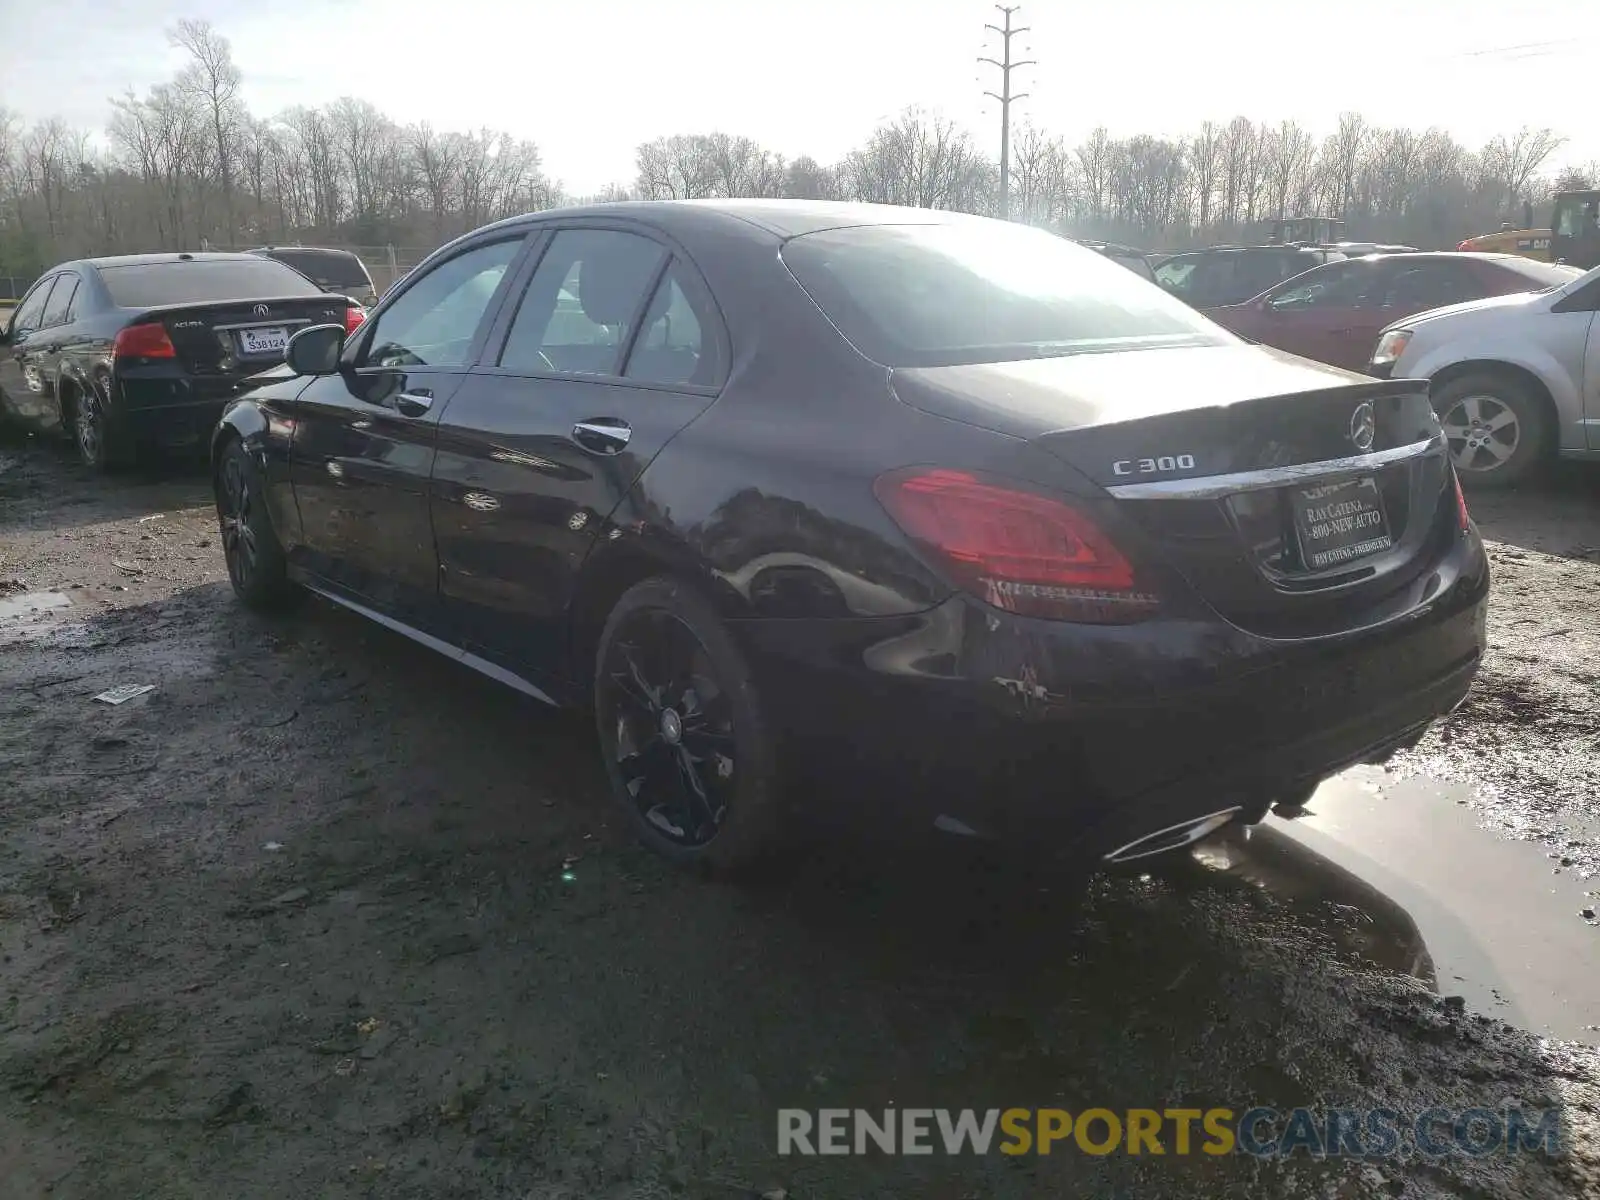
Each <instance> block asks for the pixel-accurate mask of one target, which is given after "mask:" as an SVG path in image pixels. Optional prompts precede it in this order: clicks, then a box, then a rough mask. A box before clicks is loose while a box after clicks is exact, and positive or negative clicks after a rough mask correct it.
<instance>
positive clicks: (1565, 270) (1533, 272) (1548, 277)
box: [1500, 258, 1584, 292]
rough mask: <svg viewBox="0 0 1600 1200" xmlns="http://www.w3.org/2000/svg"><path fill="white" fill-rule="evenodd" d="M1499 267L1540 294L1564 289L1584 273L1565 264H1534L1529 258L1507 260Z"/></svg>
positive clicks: (1580, 268)
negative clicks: (1522, 278) (1523, 279)
mask: <svg viewBox="0 0 1600 1200" xmlns="http://www.w3.org/2000/svg"><path fill="white" fill-rule="evenodd" d="M1500 265H1501V266H1503V267H1505V269H1506V270H1508V271H1510V272H1511V273H1512V274H1513V275H1521V276H1523V277H1524V278H1525V279H1527V281H1528V286H1529V287H1530V288H1531V289H1533V290H1535V291H1541V292H1549V291H1554V290H1555V289H1556V288H1558V287H1565V286H1566V285H1567V284H1569V283H1571V282H1572V281H1573V280H1574V279H1577V278H1578V277H1579V276H1581V275H1582V274H1583V273H1584V272H1583V268H1582V267H1573V266H1569V265H1567V264H1566V263H1542V262H1535V261H1534V260H1533V259H1531V258H1527V259H1520V258H1513V259H1508V260H1506V261H1505V262H1503V263H1501V264H1500Z"/></svg>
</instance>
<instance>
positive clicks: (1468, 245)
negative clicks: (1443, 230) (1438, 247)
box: [1456, 242, 1472, 250]
mask: <svg viewBox="0 0 1600 1200" xmlns="http://www.w3.org/2000/svg"><path fill="white" fill-rule="evenodd" d="M1456 249H1457V250H1471V249H1472V243H1471V242H1462V243H1461V244H1460V245H1459V246H1457V247H1456Z"/></svg>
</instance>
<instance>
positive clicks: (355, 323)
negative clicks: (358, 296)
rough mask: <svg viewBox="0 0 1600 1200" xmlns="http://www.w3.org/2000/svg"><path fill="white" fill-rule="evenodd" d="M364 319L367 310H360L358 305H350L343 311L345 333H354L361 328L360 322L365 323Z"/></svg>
mask: <svg viewBox="0 0 1600 1200" xmlns="http://www.w3.org/2000/svg"><path fill="white" fill-rule="evenodd" d="M366 319H367V310H366V309H364V308H362V307H361V306H360V305H359V304H352V305H351V306H350V307H349V308H347V309H345V310H344V331H345V333H347V334H350V333H354V332H355V331H356V330H357V329H359V328H360V327H361V322H363V321H365V320H366Z"/></svg>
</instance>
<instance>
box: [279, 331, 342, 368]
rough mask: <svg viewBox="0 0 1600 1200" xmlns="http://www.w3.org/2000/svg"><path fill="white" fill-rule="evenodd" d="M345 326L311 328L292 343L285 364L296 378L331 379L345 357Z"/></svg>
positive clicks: (288, 348)
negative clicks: (328, 377) (320, 377)
mask: <svg viewBox="0 0 1600 1200" xmlns="http://www.w3.org/2000/svg"><path fill="white" fill-rule="evenodd" d="M345 337H346V334H345V328H344V326H343V325H312V326H309V327H307V328H305V329H302V330H301V331H300V332H299V333H297V334H295V335H294V336H293V337H292V338H290V339H289V345H288V347H287V348H286V349H285V350H284V352H283V361H284V362H286V363H288V364H289V369H290V370H291V371H293V372H294V373H295V374H296V375H332V374H333V373H334V372H336V371H337V370H338V369H339V356H340V355H341V354H343V353H344V340H345Z"/></svg>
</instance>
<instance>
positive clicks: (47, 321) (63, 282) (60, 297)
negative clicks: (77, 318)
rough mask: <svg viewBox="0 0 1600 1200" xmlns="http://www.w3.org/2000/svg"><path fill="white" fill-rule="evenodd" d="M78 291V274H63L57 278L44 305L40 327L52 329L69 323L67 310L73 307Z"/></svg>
mask: <svg viewBox="0 0 1600 1200" xmlns="http://www.w3.org/2000/svg"><path fill="white" fill-rule="evenodd" d="M77 292H78V277H77V276H76V275H63V276H61V278H60V279H58V280H56V286H55V287H54V289H52V290H51V292H50V299H49V302H48V303H46V304H45V306H44V319H43V320H42V321H41V322H40V324H39V328H40V329H50V328H52V327H53V326H56V325H65V324H66V323H67V312H68V310H70V309H71V307H72V300H73V297H74V296H76V295H77Z"/></svg>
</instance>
